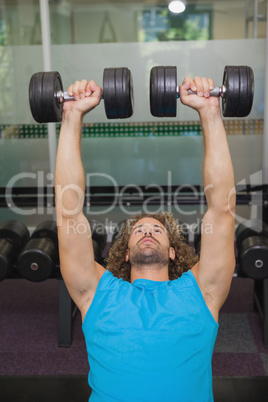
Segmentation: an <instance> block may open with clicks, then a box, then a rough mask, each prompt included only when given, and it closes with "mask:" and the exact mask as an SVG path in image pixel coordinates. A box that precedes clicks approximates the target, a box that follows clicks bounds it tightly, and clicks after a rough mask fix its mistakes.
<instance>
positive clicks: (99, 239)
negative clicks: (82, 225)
mask: <svg viewBox="0 0 268 402" xmlns="http://www.w3.org/2000/svg"><path fill="white" fill-rule="evenodd" d="M89 223H90V229H91V234H92V240H94V241H96V243H98V245H99V247H100V249H101V251H102V250H103V249H104V247H105V246H106V242H107V231H106V228H105V226H104V225H103V224H102V223H100V222H97V221H96V220H90V222H89Z"/></svg>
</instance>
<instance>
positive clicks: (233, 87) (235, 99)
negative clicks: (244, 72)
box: [222, 66, 240, 117]
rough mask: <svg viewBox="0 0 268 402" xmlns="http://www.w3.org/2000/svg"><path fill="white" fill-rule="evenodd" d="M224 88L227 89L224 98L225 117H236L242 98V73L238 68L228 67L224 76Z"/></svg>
mask: <svg viewBox="0 0 268 402" xmlns="http://www.w3.org/2000/svg"><path fill="white" fill-rule="evenodd" d="M223 86H225V88H226V92H225V95H224V97H223V98H222V114H223V116H224V117H236V116H237V111H238V107H239V98H240V73H239V67H237V66H226V67H225V68H224V74H223Z"/></svg>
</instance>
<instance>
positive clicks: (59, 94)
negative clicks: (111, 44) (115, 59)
mask: <svg viewBox="0 0 268 402" xmlns="http://www.w3.org/2000/svg"><path fill="white" fill-rule="evenodd" d="M102 99H103V100H104V107H105V113H106V116H107V118H108V119H126V118H128V117H130V116H132V114H133V85H132V76H131V72H130V70H129V69H128V68H126V67H122V68H105V69H104V71H103V93H102ZM72 100H74V98H73V97H71V96H69V95H68V93H67V92H63V86H62V80H61V76H60V74H59V73H58V72H57V71H49V72H39V73H35V74H34V75H33V76H32V77H31V80H30V84H29V101H30V109H31V112H32V115H33V118H34V119H35V121H37V123H57V122H60V121H61V120H62V111H63V102H66V101H72Z"/></svg>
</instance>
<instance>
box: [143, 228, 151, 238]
mask: <svg viewBox="0 0 268 402" xmlns="http://www.w3.org/2000/svg"><path fill="white" fill-rule="evenodd" d="M144 235H145V236H152V230H151V229H149V228H145V229H144Z"/></svg>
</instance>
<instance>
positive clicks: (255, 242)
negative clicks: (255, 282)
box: [239, 236, 268, 279]
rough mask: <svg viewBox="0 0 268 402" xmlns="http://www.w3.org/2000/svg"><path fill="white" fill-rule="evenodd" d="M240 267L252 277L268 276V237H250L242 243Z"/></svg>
mask: <svg viewBox="0 0 268 402" xmlns="http://www.w3.org/2000/svg"><path fill="white" fill-rule="evenodd" d="M239 267H240V268H241V271H242V272H243V273H244V274H245V275H246V276H248V277H249V278H252V279H265V278H268V238H266V237H256V236H253V237H248V238H247V239H245V240H244V241H243V242H242V243H241V247H240V252H239Z"/></svg>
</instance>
